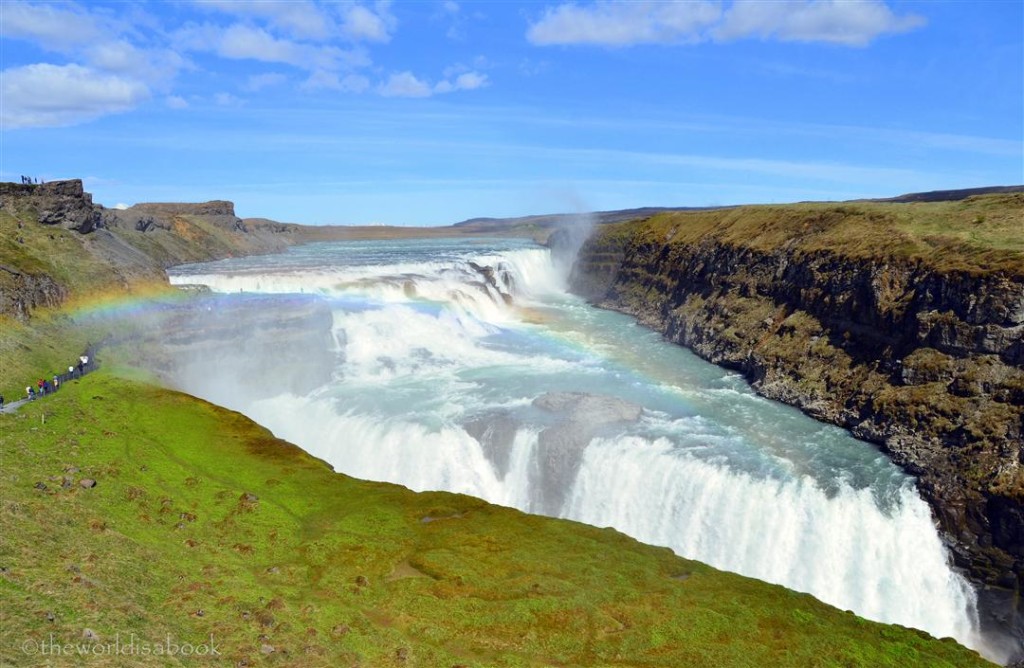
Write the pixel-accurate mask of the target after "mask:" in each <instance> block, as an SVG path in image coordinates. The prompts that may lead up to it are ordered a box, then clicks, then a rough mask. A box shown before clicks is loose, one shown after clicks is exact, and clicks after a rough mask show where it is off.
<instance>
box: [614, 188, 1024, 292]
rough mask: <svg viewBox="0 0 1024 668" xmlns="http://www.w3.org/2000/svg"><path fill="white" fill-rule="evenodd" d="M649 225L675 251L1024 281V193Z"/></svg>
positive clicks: (746, 210)
mask: <svg viewBox="0 0 1024 668" xmlns="http://www.w3.org/2000/svg"><path fill="white" fill-rule="evenodd" d="M631 225H632V223H620V224H619V225H618V227H621V228H623V230H625V229H629V228H630V226H631ZM646 225H647V227H648V229H649V230H650V233H651V234H652V235H653V236H654V238H659V239H662V240H663V241H668V242H672V243H699V242H701V241H706V240H710V239H718V240H720V241H722V242H725V243H733V244H739V245H743V246H746V247H750V248H755V249H764V250H775V249H777V248H781V247H787V248H793V249H794V250H795V251H796V252H798V253H799V252H806V253H813V252H817V251H834V252H838V253H840V254H842V255H845V256H847V257H858V258H872V259H882V258H910V259H913V260H919V261H921V262H924V263H926V264H928V265H929V266H932V267H934V268H935V269H937V270H940V271H966V272H972V273H977V272H990V271H1005V272H1007V273H1011V274H1015V275H1021V274H1024V193H1011V194H1000V195H979V196H975V197H969V198H967V199H965V200H961V201H956V202H915V203H899V204H897V203H891V202H842V203H835V202H828V203H808V204H786V205H765V206H742V207H734V208H729V209H717V210H712V211H691V212H674V213H664V214H659V215H657V216H654V217H653V218H652V219H651V220H650V221H649V222H648V223H647V224H646ZM613 234H614V233H613ZM619 234H622V232H619Z"/></svg>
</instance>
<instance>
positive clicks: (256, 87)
mask: <svg viewBox="0 0 1024 668" xmlns="http://www.w3.org/2000/svg"><path fill="white" fill-rule="evenodd" d="M285 81H288V77H286V76H285V75H283V74H281V73H280V72H265V73H263V74H250V75H249V78H248V79H246V80H245V84H243V85H242V90H245V91H247V92H250V93H256V92H258V91H261V90H263V89H264V88H271V87H273V86H280V85H281V84H283V83H284V82H285Z"/></svg>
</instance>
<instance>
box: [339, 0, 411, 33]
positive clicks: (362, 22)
mask: <svg viewBox="0 0 1024 668" xmlns="http://www.w3.org/2000/svg"><path fill="white" fill-rule="evenodd" d="M340 11H341V21H342V25H341V30H342V32H343V33H344V34H345V35H346V36H348V37H349V39H352V40H356V41H361V40H366V41H368V42H387V41H389V40H390V39H391V33H392V32H393V31H394V30H395V27H396V26H397V21H396V20H395V17H394V15H393V14H391V8H390V3H389V2H377V3H376V5H375V8H374V9H370V8H369V7H367V6H365V5H361V4H358V3H348V4H345V5H342V6H341V7H340Z"/></svg>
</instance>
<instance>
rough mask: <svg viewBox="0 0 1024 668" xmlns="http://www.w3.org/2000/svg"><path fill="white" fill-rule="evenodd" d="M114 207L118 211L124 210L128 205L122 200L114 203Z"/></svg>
mask: <svg viewBox="0 0 1024 668" xmlns="http://www.w3.org/2000/svg"><path fill="white" fill-rule="evenodd" d="M114 208H115V209H117V210H118V211H124V210H125V209H127V208H128V205H127V204H125V203H124V202H118V203H117V204H115V205H114Z"/></svg>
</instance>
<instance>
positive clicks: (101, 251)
mask: <svg viewBox="0 0 1024 668" xmlns="http://www.w3.org/2000/svg"><path fill="white" fill-rule="evenodd" d="M299 229H300V228H299V226H297V225H288V224H283V223H276V222H274V221H267V220H252V221H246V220H243V219H241V218H238V217H237V216H236V215H235V209H234V205H233V204H232V203H231V202H225V201H219V200H218V201H212V202H204V203H198V204H169V203H153V204H137V205H135V206H132V207H129V208H127V209H106V208H104V207H102V206H99V205H97V204H94V203H93V201H92V195H91V194H89V193H87V192H85V190H84V188H83V186H82V182H81V181H79V180H69V181H54V182H50V183H44V184H15V183H0V231H2V232H3V237H4V245H3V246H0V268H2V271H0V316H2V315H7V316H13V317H16V318H19V319H23V320H24V319H26V318H28V317H29V315H30V314H31V312H32V311H33V310H34V309H36V308H39V307H44V306H45V307H53V306H59V305H60V304H61V303H62V302H63V301H64V300H66V299H67V298H69V297H72V296H75V295H76V294H82V293H89V292H93V291H96V290H106V289H109V288H110V287H113V286H119V287H127V286H130V285H133V284H137V283H140V282H147V281H149V282H157V283H165V282H166V276H165V274H164V269H166V268H167V267H170V266H173V265H176V264H182V263H186V262H203V261H208V260H214V259H218V258H222V257H229V256H232V255H249V254H254V253H267V252H272V251H276V250H280V249H282V248H284V247H285V246H288V245H291V244H293V243H296V242H298V241H299Z"/></svg>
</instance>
